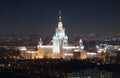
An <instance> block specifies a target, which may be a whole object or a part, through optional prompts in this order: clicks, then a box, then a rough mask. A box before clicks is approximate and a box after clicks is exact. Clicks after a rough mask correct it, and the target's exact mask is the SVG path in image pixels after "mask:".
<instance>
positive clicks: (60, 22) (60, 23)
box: [58, 11, 63, 29]
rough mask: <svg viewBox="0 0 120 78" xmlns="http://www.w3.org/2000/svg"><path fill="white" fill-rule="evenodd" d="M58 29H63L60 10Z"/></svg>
mask: <svg viewBox="0 0 120 78" xmlns="http://www.w3.org/2000/svg"><path fill="white" fill-rule="evenodd" d="M58 29H63V24H62V17H61V11H59V22H58Z"/></svg>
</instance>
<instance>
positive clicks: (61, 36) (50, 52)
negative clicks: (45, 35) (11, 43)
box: [19, 12, 84, 58]
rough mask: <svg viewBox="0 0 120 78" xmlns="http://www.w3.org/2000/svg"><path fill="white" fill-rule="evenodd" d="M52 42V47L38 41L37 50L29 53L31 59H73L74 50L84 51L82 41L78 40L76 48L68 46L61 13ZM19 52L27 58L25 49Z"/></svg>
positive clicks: (21, 48)
mask: <svg viewBox="0 0 120 78" xmlns="http://www.w3.org/2000/svg"><path fill="white" fill-rule="evenodd" d="M52 41H53V44H52V45H43V41H42V39H40V41H39V44H38V46H37V48H38V50H37V51H35V52H30V51H29V56H31V58H66V57H70V58H73V52H74V50H77V51H79V52H82V51H83V50H84V46H83V42H82V39H80V41H79V45H78V46H69V44H68V37H67V35H66V34H65V28H63V23H62V17H61V12H60V13H59V21H58V26H57V28H56V32H55V35H54V36H53V40H52ZM19 50H21V52H23V53H22V55H21V56H23V57H27V55H26V53H28V51H27V49H26V48H25V47H20V48H19ZM32 55H33V56H32Z"/></svg>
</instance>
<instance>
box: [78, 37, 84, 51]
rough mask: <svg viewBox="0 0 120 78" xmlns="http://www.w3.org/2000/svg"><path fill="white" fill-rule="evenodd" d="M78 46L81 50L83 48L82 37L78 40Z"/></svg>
mask: <svg viewBox="0 0 120 78" xmlns="http://www.w3.org/2000/svg"><path fill="white" fill-rule="evenodd" d="M79 44H80V45H79V47H80V51H81V52H82V51H83V50H84V45H83V41H82V39H80V40H79Z"/></svg>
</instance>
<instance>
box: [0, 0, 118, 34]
mask: <svg viewBox="0 0 120 78" xmlns="http://www.w3.org/2000/svg"><path fill="white" fill-rule="evenodd" d="M59 10H61V11H62V21H63V25H64V27H65V28H66V32H67V33H69V32H71V33H106V32H120V2H119V0H94V1H93V0H0V34H39V33H40V34H42V33H54V32H55V28H56V27H57V23H58V15H59V14H58V13H59Z"/></svg>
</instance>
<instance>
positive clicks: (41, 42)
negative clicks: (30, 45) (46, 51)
mask: <svg viewBox="0 0 120 78" xmlns="http://www.w3.org/2000/svg"><path fill="white" fill-rule="evenodd" d="M39 45H40V46H42V45H43V41H42V39H41V38H40V41H39Z"/></svg>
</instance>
